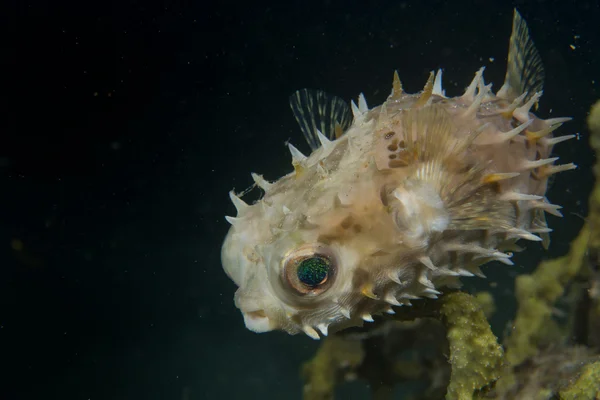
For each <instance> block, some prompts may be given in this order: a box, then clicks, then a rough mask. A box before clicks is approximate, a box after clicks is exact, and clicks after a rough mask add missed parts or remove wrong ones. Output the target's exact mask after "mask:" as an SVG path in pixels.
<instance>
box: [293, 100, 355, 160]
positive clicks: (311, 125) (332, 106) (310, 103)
mask: <svg viewBox="0 0 600 400" xmlns="http://www.w3.org/2000/svg"><path fill="white" fill-rule="evenodd" d="M290 107H291V108H292V112H293V113H294V117H296V121H298V125H300V129H301V130H302V133H303V134H304V138H305V139H306V141H307V142H308V144H309V146H310V148H311V149H312V150H313V151H314V150H316V149H318V148H319V147H320V145H321V142H320V141H319V137H318V136H317V130H318V131H320V132H321V133H322V134H323V135H325V136H326V137H327V138H328V139H331V140H335V139H337V138H338V137H339V136H340V130H341V131H342V132H345V131H346V130H347V129H348V128H349V127H350V125H352V111H351V109H350V106H348V103H346V102H345V101H344V100H342V99H341V98H339V97H337V96H334V95H331V94H328V93H325V92H323V91H321V90H314V89H300V90H298V91H297V92H295V93H294V94H292V95H291V96H290ZM336 125H338V128H337V134H336ZM340 128H341V129H340Z"/></svg>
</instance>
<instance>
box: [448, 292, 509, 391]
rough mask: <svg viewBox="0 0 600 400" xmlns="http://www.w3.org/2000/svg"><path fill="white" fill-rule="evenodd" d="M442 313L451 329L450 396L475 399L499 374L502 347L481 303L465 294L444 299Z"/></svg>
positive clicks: (449, 332) (449, 338)
mask: <svg viewBox="0 0 600 400" xmlns="http://www.w3.org/2000/svg"><path fill="white" fill-rule="evenodd" d="M442 302H443V304H442V306H441V308H440V314H441V315H442V321H443V322H444V325H445V326H446V329H447V331H448V333H447V337H448V342H449V344H450V364H451V365H452V374H451V377H450V385H448V392H447V394H446V398H447V399H465V400H467V399H469V400H470V399H472V398H473V393H474V392H475V391H477V390H480V389H482V388H483V387H485V386H487V385H489V384H491V383H492V382H494V381H495V380H496V379H498V378H499V376H500V367H501V364H502V355H503V352H502V347H501V346H500V345H498V342H497V339H496V337H495V336H494V334H493V333H492V331H491V329H490V325H489V324H488V322H487V319H486V318H485V315H484V314H483V311H482V309H481V307H480V305H479V304H478V302H477V301H476V300H475V299H474V298H473V297H472V296H470V295H468V294H466V293H460V292H457V293H451V294H448V295H447V296H444V297H443V298H442Z"/></svg>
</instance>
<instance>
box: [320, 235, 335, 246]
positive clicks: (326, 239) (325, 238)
mask: <svg viewBox="0 0 600 400" xmlns="http://www.w3.org/2000/svg"><path fill="white" fill-rule="evenodd" d="M335 238H336V237H335V236H333V235H319V237H318V238H317V242H319V243H322V244H326V245H330V244H331V243H332V242H333V241H334V240H335Z"/></svg>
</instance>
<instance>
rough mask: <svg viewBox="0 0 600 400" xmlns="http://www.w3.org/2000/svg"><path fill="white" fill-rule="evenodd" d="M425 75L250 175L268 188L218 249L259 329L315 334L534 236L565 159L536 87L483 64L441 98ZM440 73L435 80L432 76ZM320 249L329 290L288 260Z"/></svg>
mask: <svg viewBox="0 0 600 400" xmlns="http://www.w3.org/2000/svg"><path fill="white" fill-rule="evenodd" d="M432 78H433V76H432V77H431V78H430V81H429V82H428V84H427V85H426V86H425V89H424V90H423V92H421V93H418V94H406V93H403V92H402V91H401V88H400V83H399V81H396V82H395V85H394V91H393V93H392V95H390V97H389V98H388V100H387V101H386V102H385V103H384V104H383V105H382V106H379V107H376V108H374V109H371V110H368V108H367V107H366V102H364V98H361V101H360V102H359V105H360V107H356V106H354V112H355V118H354V123H353V124H352V126H351V127H350V129H349V130H348V131H347V132H346V133H345V134H344V135H343V136H341V137H340V138H339V139H337V140H335V141H326V140H323V146H321V147H320V148H319V149H317V150H316V151H314V152H313V153H312V154H311V155H310V156H309V157H307V158H302V156H301V155H300V154H299V153H297V152H296V150H295V149H294V148H292V155H293V156H294V162H293V164H294V168H295V170H294V172H292V173H290V174H288V175H286V176H284V177H282V178H281V179H279V180H278V181H276V182H274V183H267V182H266V181H264V180H263V179H262V178H261V177H259V176H256V175H255V176H254V177H255V180H256V182H257V184H258V186H260V187H262V188H263V189H264V190H265V194H264V197H263V198H262V199H261V200H260V201H258V202H257V203H255V204H253V205H247V204H245V203H244V202H242V201H241V200H240V199H239V198H237V197H236V196H235V195H234V194H232V200H233V201H234V203H235V204H236V207H237V208H238V216H237V217H236V218H230V222H231V223H232V225H233V226H232V228H231V230H230V232H229V234H228V235H227V238H226V240H225V243H224V245H223V249H222V260H223V265H224V268H225V271H226V272H227V274H228V275H229V276H230V277H231V279H232V280H233V281H234V282H235V283H236V284H237V285H238V286H239V289H238V291H237V292H236V295H235V303H236V306H237V307H238V308H240V309H241V311H242V313H243V315H244V320H245V323H246V326H247V327H248V328H249V329H251V330H253V331H256V332H263V331H268V330H273V329H281V330H284V331H286V332H289V333H291V334H294V333H298V332H302V331H304V332H305V333H306V334H307V335H309V336H310V337H313V338H318V337H319V334H318V333H317V329H318V330H319V331H320V332H321V333H322V334H324V335H326V334H327V333H328V332H331V331H332V330H340V329H343V328H346V327H350V326H359V325H362V324H363V321H371V320H372V316H373V315H377V314H381V313H382V312H388V313H393V309H392V306H399V305H408V304H410V300H412V299H417V298H420V297H436V295H438V294H439V293H440V292H439V291H438V290H442V288H443V287H455V286H458V285H459V282H458V277H460V276H473V275H482V274H481V271H480V270H479V266H480V265H481V264H484V263H486V262H489V261H493V260H498V261H501V262H504V263H505V264H511V261H510V256H511V255H512V254H511V253H510V252H505V251H508V250H511V249H513V248H515V247H516V246H515V245H514V243H515V242H516V241H517V240H519V239H527V240H542V238H541V237H539V236H537V235H540V236H542V237H544V236H545V235H547V233H548V232H549V229H548V228H547V226H546V223H545V218H544V211H546V212H551V213H554V214H559V212H558V208H559V207H557V206H554V205H551V204H549V203H548V202H547V200H546V199H545V197H544V194H545V191H546V186H547V180H548V179H547V178H548V176H550V175H551V174H553V173H556V172H560V171H562V170H566V169H571V168H574V165H572V164H568V165H564V166H558V165H554V161H555V160H554V159H548V157H549V155H550V153H551V151H552V146H553V145H554V144H556V143H558V142H559V141H562V140H563V139H566V138H570V136H568V137H562V138H554V139H553V138H552V134H551V132H552V130H554V129H555V128H557V127H558V126H560V125H561V123H562V122H564V119H554V120H546V121H544V120H542V119H539V118H538V117H536V116H535V115H534V114H532V113H531V112H530V108H531V107H532V106H533V104H534V103H535V101H536V100H537V99H538V96H534V97H532V98H531V99H530V100H529V101H528V102H527V103H525V104H523V102H522V100H523V98H517V99H511V98H502V97H498V96H496V95H494V94H493V93H492V92H491V91H490V87H489V86H485V84H484V82H483V78H482V71H479V72H478V73H477V75H476V77H475V79H474V80H473V82H472V84H471V85H470V86H469V88H468V89H467V90H466V92H465V94H464V95H462V96H461V97H455V98H446V97H444V96H443V95H442V92H441V90H439V89H437V90H436V89H433V88H434V87H439V86H438V82H437V81H436V84H435V85H434V84H433V79H432ZM438 79H439V78H438ZM315 252H316V253H319V254H325V255H326V256H328V257H329V258H330V259H331V260H333V264H334V266H335V269H334V270H332V273H331V275H330V276H329V277H328V280H327V282H326V284H325V285H324V287H322V288H321V287H320V288H315V289H314V290H311V289H308V290H306V291H304V292H298V291H297V290H295V289H294V288H293V287H292V286H293V285H291V284H290V282H289V280H288V279H287V278H286V276H287V275H286V271H285V268H286V265H287V263H288V262H289V260H290V259H293V258H294V257H296V256H297V255H298V254H311V253H315Z"/></svg>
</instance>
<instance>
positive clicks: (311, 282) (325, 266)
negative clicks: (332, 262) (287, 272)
mask: <svg viewBox="0 0 600 400" xmlns="http://www.w3.org/2000/svg"><path fill="white" fill-rule="evenodd" d="M296 273H297V275H298V279H299V280H300V282H302V283H304V284H305V285H308V286H318V285H319V284H320V283H322V282H323V281H324V280H325V279H326V278H327V274H328V273H329V260H328V259H327V258H325V257H319V256H315V257H311V258H307V259H306V260H303V261H302V262H301V263H300V264H299V265H298V270H297V272H296Z"/></svg>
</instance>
